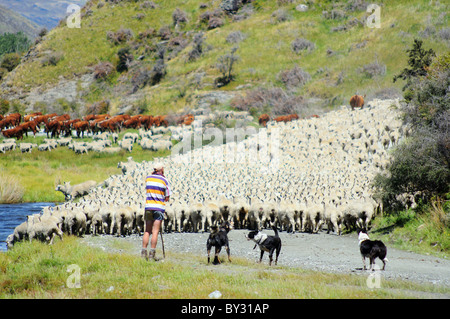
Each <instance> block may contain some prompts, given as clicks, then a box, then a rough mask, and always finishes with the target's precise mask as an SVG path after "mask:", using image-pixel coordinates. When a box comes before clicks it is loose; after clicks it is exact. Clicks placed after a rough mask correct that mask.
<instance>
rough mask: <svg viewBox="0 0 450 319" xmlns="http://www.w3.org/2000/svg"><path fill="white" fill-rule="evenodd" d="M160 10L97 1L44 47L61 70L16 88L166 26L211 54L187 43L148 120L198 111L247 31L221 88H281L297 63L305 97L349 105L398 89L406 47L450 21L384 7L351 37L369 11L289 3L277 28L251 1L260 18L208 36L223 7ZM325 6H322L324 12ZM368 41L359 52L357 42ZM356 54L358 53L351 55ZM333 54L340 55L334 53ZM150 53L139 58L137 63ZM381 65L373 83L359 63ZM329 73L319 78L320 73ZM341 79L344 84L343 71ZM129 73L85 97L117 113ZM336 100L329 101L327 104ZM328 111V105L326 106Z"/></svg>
mask: <svg viewBox="0 0 450 319" xmlns="http://www.w3.org/2000/svg"><path fill="white" fill-rule="evenodd" d="M155 2H156V3H157V4H158V7H157V8H156V9H153V10H151V9H149V10H144V11H142V10H140V9H139V6H140V5H141V2H136V3H134V2H121V3H120V4H118V5H115V6H114V7H113V6H111V5H109V4H106V5H104V6H103V7H101V8H97V1H95V0H94V1H93V6H92V7H91V8H90V10H92V11H93V14H92V15H91V16H87V17H85V18H83V20H82V27H81V28H80V29H69V28H67V27H66V26H61V27H58V28H56V29H53V30H51V31H50V32H49V34H48V35H47V37H46V39H45V41H43V42H42V43H40V44H39V45H38V46H37V52H38V55H39V56H42V55H43V54H44V52H46V51H49V50H53V51H58V52H62V53H63V55H64V58H63V60H61V61H60V62H59V63H58V64H57V65H56V66H47V67H42V66H41V63H40V59H30V61H28V62H26V63H24V64H22V65H20V66H19V67H18V68H17V69H16V71H15V75H14V76H13V77H12V79H11V81H10V82H9V85H10V86H11V87H12V88H13V89H17V90H19V89H25V90H28V89H30V88H33V87H36V86H40V85H45V86H51V85H54V84H56V83H57V82H58V81H59V79H60V78H61V77H64V78H66V79H73V78H76V76H75V75H74V74H84V73H91V72H92V67H93V66H95V65H96V64H97V63H99V62H101V61H111V62H112V63H116V62H117V56H116V53H117V50H118V49H119V48H120V47H123V46H124V45H119V46H114V45H113V44H111V43H109V41H108V40H107V39H106V33H107V31H113V32H115V31H117V30H118V29H120V28H121V27H123V28H129V29H131V30H132V31H133V33H134V36H135V43H137V44H145V45H153V44H152V43H156V42H159V41H160V39H159V38H157V37H155V38H153V39H150V40H149V41H148V43H141V42H140V40H136V38H137V35H138V34H139V32H142V31H145V30H147V29H149V28H153V29H155V30H156V31H158V30H159V29H160V27H162V26H166V25H168V26H170V27H171V29H172V32H175V33H176V32H180V33H186V32H190V31H193V32H198V31H200V30H202V31H205V38H206V41H205V48H207V49H206V50H205V52H204V54H203V56H201V57H200V58H199V59H198V60H196V61H193V62H186V57H187V54H188V52H189V51H190V50H191V45H188V46H187V47H186V48H185V49H184V50H183V51H181V52H180V53H179V54H178V55H177V56H176V57H175V58H173V59H171V60H170V61H167V75H166V77H165V78H164V79H163V80H162V82H161V83H159V84H158V85H156V86H154V87H149V86H147V87H145V88H144V89H143V93H144V94H145V95H146V96H148V97H149V100H150V109H149V112H151V113H154V114H156V113H170V112H172V111H175V110H178V109H181V108H184V107H186V106H188V107H189V106H192V103H194V102H193V101H195V96H196V95H197V94H198V93H202V92H207V91H209V90H212V89H215V88H214V86H213V85H212V83H214V79H215V78H217V77H218V76H219V72H218V70H217V69H216V68H215V64H216V62H217V59H218V58H219V56H221V55H224V54H225V53H227V52H229V51H230V49H231V48H232V47H233V46H234V44H229V43H227V42H226V37H227V36H228V34H229V33H230V32H232V31H236V30H240V31H241V32H243V33H244V34H245V35H246V39H245V40H243V41H242V42H240V43H239V50H238V51H237V54H238V55H239V56H240V61H239V62H238V63H237V64H236V69H235V72H234V73H235V75H236V78H235V81H234V82H232V83H230V84H229V85H227V86H226V87H224V88H222V90H230V91H232V90H234V89H235V88H236V87H237V86H238V85H241V84H251V85H252V87H257V86H260V85H262V86H267V85H277V86H278V85H281V83H280V82H279V81H278V79H277V75H278V73H279V72H280V71H283V70H286V69H291V68H292V67H293V66H294V65H295V64H297V65H299V66H300V67H301V68H303V69H304V70H306V71H308V72H309V73H310V74H311V76H312V80H311V81H310V82H309V83H307V84H306V85H305V86H304V87H303V88H302V89H300V90H299V91H298V93H299V94H304V95H306V96H308V97H316V98H321V99H323V100H324V101H334V102H333V104H334V105H339V104H341V103H347V102H348V100H349V98H350V96H351V95H353V94H354V93H355V92H358V93H360V94H367V95H369V96H370V95H373V94H375V92H377V91H380V90H383V89H385V88H390V87H396V88H397V89H399V88H401V86H402V83H399V82H398V83H395V84H394V83H392V78H393V76H394V75H395V74H398V73H399V72H400V70H401V69H402V68H404V67H405V66H406V63H407V55H406V49H408V48H409V47H410V46H411V44H412V42H413V39H414V38H415V37H420V34H419V33H420V31H421V30H422V29H424V28H425V27H426V26H427V25H429V24H431V25H432V26H434V27H435V28H436V31H439V30H440V28H442V27H445V26H446V25H448V23H447V21H448V18H446V17H445V16H444V17H442V15H441V14H442V12H446V11H448V9H449V8H448V5H445V4H443V3H441V4H433V5H430V3H429V1H427V0H414V1H406V0H403V1H381V2H379V4H380V5H382V7H381V28H380V29H370V28H368V27H367V26H355V27H352V28H350V29H348V30H346V31H341V32H333V31H332V28H334V27H337V26H340V25H343V24H346V23H348V21H350V20H351V19H352V18H353V17H356V18H358V19H361V18H362V17H363V16H365V15H366V13H365V11H364V10H362V11H354V12H350V11H347V12H346V17H345V18H343V19H339V20H327V19H325V18H324V17H323V15H322V11H323V10H330V9H331V4H330V3H329V2H328V1H318V2H317V5H315V6H312V7H311V8H310V10H308V11H307V12H297V11H296V10H295V5H296V4H287V5H284V6H283V8H284V9H285V10H286V11H287V12H288V14H289V15H290V19H289V20H288V21H284V22H274V19H273V17H272V16H271V15H272V13H273V12H274V11H275V10H277V9H279V8H280V7H279V5H278V4H277V2H275V1H257V2H254V7H255V8H256V9H255V10H254V14H253V15H251V16H250V17H249V18H248V19H245V20H241V21H236V22H234V21H232V19H231V17H226V18H225V24H224V25H223V26H222V27H220V28H217V29H213V30H206V27H205V25H201V24H199V16H200V15H201V14H202V13H203V12H205V11H206V10H213V9H214V7H215V6H217V5H218V4H217V3H216V4H214V5H213V7H209V8H207V9H199V5H200V3H202V2H203V1H200V0H189V1H155ZM319 5H320V6H319ZM176 8H180V9H181V10H183V11H185V12H187V14H188V17H189V21H188V23H187V24H186V25H185V26H182V27H180V28H179V29H178V30H175V29H174V27H173V23H172V12H173V11H174V10H175V9H176ZM138 13H144V14H145V17H144V18H143V19H142V20H138V19H136V18H135V16H136V15H137V14H138ZM296 38H306V39H308V40H310V41H312V42H314V43H315V46H316V48H315V50H313V51H312V52H302V53H300V54H296V53H294V52H293V51H292V50H291V42H292V41H293V40H294V39H296ZM364 41H365V42H366V45H365V46H364V47H362V48H360V49H355V48H354V46H355V45H356V44H360V43H362V42H364ZM352 47H353V49H351V48H352ZM425 47H426V48H433V50H435V52H436V53H437V54H440V53H442V52H445V51H447V50H448V44H447V43H445V41H444V40H441V39H440V38H439V37H438V36H437V34H436V35H434V36H431V37H429V38H427V39H425ZM328 49H331V50H333V51H334V52H335V54H334V55H332V56H328V55H327V50H328ZM142 51H143V46H141V47H140V48H139V49H137V51H136V52H134V55H135V56H139V55H140V54H142V53H143V52H142ZM153 59H154V58H153V57H151V56H147V57H146V58H145V59H144V61H143V62H142V63H144V64H145V65H147V66H149V67H151V66H152V64H153ZM375 60H378V62H379V63H382V64H385V65H386V68H387V71H386V74H385V75H382V76H377V77H375V78H368V77H367V76H365V75H363V74H361V73H360V72H358V69H359V68H361V67H362V66H364V65H366V64H369V63H372V62H374V61H375ZM320 69H321V70H324V72H318V70H320ZM199 72H202V73H204V74H205V76H204V77H203V81H202V83H203V88H201V89H199V90H195V89H194V88H192V87H189V88H188V90H187V94H186V96H185V97H180V96H179V93H178V89H177V85H179V84H180V81H181V80H182V79H185V80H188V79H189V78H191V77H192V76H193V75H194V74H196V73H199ZM341 72H342V74H343V81H342V83H340V84H337V83H336V81H337V78H338V76H339V74H341ZM130 78H131V74H127V73H124V74H122V75H121V76H118V75H116V76H113V77H112V79H110V83H109V84H107V85H106V86H101V87H100V89H99V88H98V86H97V85H95V84H94V85H92V86H91V90H90V91H88V92H87V95H86V96H85V99H86V101H87V103H92V102H95V101H98V100H102V99H109V100H110V101H111V109H112V110H117V109H118V107H119V106H121V102H120V98H121V97H122V94H121V93H117V92H115V87H116V86H117V85H119V83H120V82H121V81H123V80H124V79H126V80H130ZM330 103H331V102H330ZM328 107H331V106H330V105H328Z"/></svg>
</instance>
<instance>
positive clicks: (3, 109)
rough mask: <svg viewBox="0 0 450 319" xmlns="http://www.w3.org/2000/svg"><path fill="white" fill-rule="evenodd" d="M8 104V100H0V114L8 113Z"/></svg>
mask: <svg viewBox="0 0 450 319" xmlns="http://www.w3.org/2000/svg"><path fill="white" fill-rule="evenodd" d="M9 106H10V103H9V101H8V100H5V99H2V98H0V114H6V113H8V110H9Z"/></svg>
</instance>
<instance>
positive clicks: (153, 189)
mask: <svg viewBox="0 0 450 319" xmlns="http://www.w3.org/2000/svg"><path fill="white" fill-rule="evenodd" d="M145 191H146V201H145V212H144V221H145V232H144V237H143V238H142V250H141V256H142V257H143V258H145V259H147V260H157V259H156V257H155V249H156V244H157V243H158V233H159V232H160V229H161V223H162V220H163V219H164V213H165V205H166V203H167V202H168V201H169V198H170V195H171V191H170V187H169V182H168V181H167V179H166V178H165V176H164V165H163V164H162V163H155V164H154V165H153V173H152V174H151V175H149V176H147V178H146V180H145ZM150 233H151V240H150ZM161 239H162V236H161ZM149 240H150V250H149V252H148V254H147V246H148V242H149ZM163 245H164V244H163ZM163 250H164V246H163Z"/></svg>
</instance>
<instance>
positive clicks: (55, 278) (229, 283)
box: [0, 236, 449, 299]
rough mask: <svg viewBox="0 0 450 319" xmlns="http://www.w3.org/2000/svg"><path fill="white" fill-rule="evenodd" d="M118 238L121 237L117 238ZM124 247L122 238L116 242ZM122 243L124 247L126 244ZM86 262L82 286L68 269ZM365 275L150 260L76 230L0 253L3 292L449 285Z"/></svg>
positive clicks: (403, 293)
mask: <svg viewBox="0 0 450 319" xmlns="http://www.w3.org/2000/svg"><path fill="white" fill-rule="evenodd" d="M118 242H119V240H118ZM118 245H119V246H118V247H121V244H120V243H118ZM122 248H124V247H122ZM70 265H77V266H78V267H79V269H80V277H79V278H80V280H79V283H80V285H81V287H80V288H76V289H75V288H68V285H67V282H68V279H69V284H70V283H74V281H72V280H71V279H72V278H74V277H70V278H69V276H71V275H74V272H69V273H68V272H67V269H68V267H69V266H70ZM366 279H367V278H366V277H365V276H359V275H340V274H329V273H322V272H315V271H307V270H303V269H300V268H288V267H280V266H276V267H268V266H267V265H263V264H255V263H254V262H251V261H248V260H245V259H239V258H234V259H233V263H229V262H223V263H222V264H221V265H218V266H213V265H207V264H206V260H205V258H204V257H199V256H193V255H192V254H189V255H184V254H176V253H171V252H168V253H167V256H166V259H165V260H164V261H163V262H147V261H145V260H143V259H142V258H140V256H139V255H138V254H137V253H136V254H126V253H110V252H108V251H106V252H105V251H103V250H100V249H97V248H92V247H89V246H87V245H84V244H82V243H81V242H80V240H79V239H77V238H75V237H68V236H65V237H64V239H63V241H60V240H59V239H56V240H55V243H54V245H53V246H49V245H46V244H42V243H40V242H37V241H33V242H32V243H28V242H22V243H18V244H16V246H15V247H14V249H12V250H10V251H8V252H5V253H0V298H1V299H5V298H187V299H191V298H192V299H202V298H208V294H210V293H211V292H213V291H214V290H219V291H220V292H221V293H222V298H225V299H229V298H236V299H246V298H256V299H258V298H270V299H277V298H286V299H291V298H355V299H356V298H364V299H366V298H368V299H372V298H410V297H419V298H420V297H423V296H429V295H427V294H429V293H448V292H449V291H448V289H447V290H446V289H445V288H439V287H433V286H428V285H419V284H415V283H411V282H403V281H390V280H389V281H388V280H384V279H383V280H382V282H381V288H380V289H369V288H367V285H366Z"/></svg>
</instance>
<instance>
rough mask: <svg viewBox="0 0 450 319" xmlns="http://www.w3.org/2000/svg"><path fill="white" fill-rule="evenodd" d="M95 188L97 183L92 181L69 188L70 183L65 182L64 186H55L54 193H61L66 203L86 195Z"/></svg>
mask: <svg viewBox="0 0 450 319" xmlns="http://www.w3.org/2000/svg"><path fill="white" fill-rule="evenodd" d="M95 186H97V182H96V181H92V180H91V181H86V182H83V183H80V184H77V185H74V186H71V185H70V182H65V183H64V185H57V186H56V188H55V191H57V192H58V191H59V192H61V193H63V194H64V196H65V199H66V201H67V200H72V199H75V198H77V197H80V196H84V195H86V194H88V193H89V191H90V190H91V189H92V188H93V187H95Z"/></svg>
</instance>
